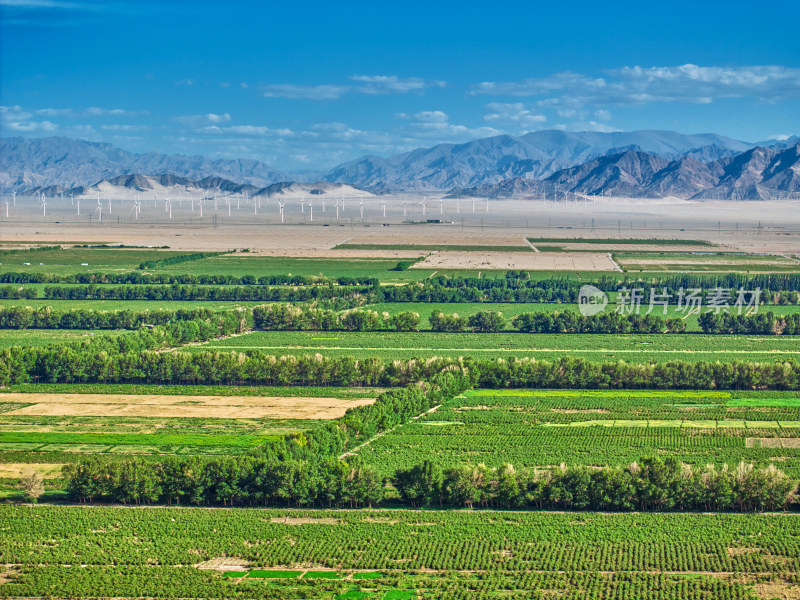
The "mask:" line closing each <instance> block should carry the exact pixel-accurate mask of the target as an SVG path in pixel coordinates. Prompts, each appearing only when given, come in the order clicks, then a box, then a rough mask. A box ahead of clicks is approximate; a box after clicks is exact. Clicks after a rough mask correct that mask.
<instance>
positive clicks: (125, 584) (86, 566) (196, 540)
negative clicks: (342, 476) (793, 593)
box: [0, 506, 800, 600]
mask: <svg viewBox="0 0 800 600" xmlns="http://www.w3.org/2000/svg"><path fill="white" fill-rule="evenodd" d="M0 528H2V529H3V531H6V532H8V533H7V534H6V536H5V538H4V542H5V543H4V544H3V545H2V546H0V561H2V563H5V564H7V565H15V566H8V567H4V570H3V571H0V573H1V574H2V575H3V579H2V580H0V595H2V596H6V597H10V596H34V597H45V596H47V597H50V596H54V595H58V596H69V597H83V596H85V595H86V592H87V590H91V594H92V595H93V596H97V597H112V596H113V597H169V598H179V597H180V598H186V597H193V598H196V597H204V598H272V599H287V600H289V599H296V598H320V599H334V598H376V599H391V598H394V599H397V598H408V599H411V598H493V597H497V592H498V591H502V595H501V596H500V597H502V598H508V599H511V600H521V599H523V598H565V599H568V600H578V599H582V598H587V597H589V598H604V599H606V598H608V599H619V600H634V599H639V598H645V597H646V598H652V599H656V600H661V599H663V600H674V599H679V598H680V599H686V600H695V599H697V600H700V599H708V600H711V599H712V598H713V599H742V600H744V599H746V598H754V595H753V590H754V586H755V584H756V583H758V582H766V581H769V582H772V584H773V585H774V586H776V587H774V588H773V589H775V590H776V591H777V590H784V589H785V590H788V589H789V588H790V583H791V582H792V581H794V579H795V575H796V573H797V572H798V570H800V558H798V557H800V546H798V544H799V543H800V542H798V540H800V520H798V517H797V516H796V515H780V514H776V515H702V514H688V515H687V514H684V515H667V514H616V515H615V514H596V513H585V514H541V513H539V514H537V513H528V514H525V513H514V512H506V513H498V512H495V511H486V512H480V511H478V512H464V511H451V512H447V511H424V512H417V511H366V512H354V511H285V510H263V509H262V510H251V509H236V510H231V509H221V510H220V509H217V510H207V509H201V508H192V509H186V508H184V509H180V508H155V509H153V508H150V509H147V508H144V509H138V510H131V509H125V508H80V507H44V506H42V507H14V506H4V507H2V508H0ZM42 540H46V543H43V542H42ZM76 556H80V560H81V563H82V566H80V567H79V566H77V565H76V564H75V563H76V560H75V557H76ZM215 557H235V559H236V561H238V562H239V564H243V565H245V567H244V569H245V571H244V572H242V571H240V572H238V573H230V572H227V573H226V572H224V571H221V570H215V569H213V568H206V569H198V568H191V567H192V566H193V565H200V566H203V565H204V564H214V563H213V561H212V559H214V558H215ZM207 561H212V562H211V563H207ZM309 573H310V575H309ZM323 573H324V574H325V575H322V574H323ZM304 574H305V576H302V575H304ZM358 574H364V575H366V574H369V577H368V578H367V577H364V576H359V577H357V575H358ZM733 574H736V576H735V577H734V576H732V575H733ZM793 574H794V575H793ZM226 575H227V576H226ZM554 594H555V595H554ZM787 597H788V596H787Z"/></svg>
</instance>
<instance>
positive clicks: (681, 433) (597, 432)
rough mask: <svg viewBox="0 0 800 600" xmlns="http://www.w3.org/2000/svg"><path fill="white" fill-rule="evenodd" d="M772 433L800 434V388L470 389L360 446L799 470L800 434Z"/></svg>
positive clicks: (379, 455) (392, 463)
mask: <svg viewBox="0 0 800 600" xmlns="http://www.w3.org/2000/svg"><path fill="white" fill-rule="evenodd" d="M769 438H774V439H777V440H780V441H783V440H795V441H796V442H800V395H798V394H796V393H775V392H771V393H763V394H758V393H756V392H737V393H731V392H716V393H715V392H705V393H704V392H659V391H653V392H649V391H641V392H631V391H613V392H592V391H578V390H576V391H546V390H541V391H538V390H532V391H526V390H513V393H506V391H504V390H476V391H473V392H468V393H467V394H465V396H463V397H460V398H456V399H454V400H453V401H451V402H449V403H447V404H446V405H444V406H442V407H440V408H439V409H438V410H436V411H435V412H432V413H429V414H427V415H425V416H423V417H421V418H419V419H417V420H416V421H414V422H411V423H407V424H405V425H402V426H401V427H399V428H397V429H396V430H394V431H392V432H391V433H389V434H387V435H385V436H382V437H381V438H379V439H376V440H375V441H373V442H372V443H371V444H369V445H368V446H365V447H364V448H363V449H361V450H360V451H359V455H360V456H361V457H362V458H364V459H365V460H367V461H368V462H369V463H370V464H372V465H374V466H375V467H376V468H378V469H380V470H381V471H382V472H385V473H392V472H394V470H396V469H397V468H405V467H407V466H408V465H414V464H419V463H422V462H423V461H425V460H432V461H435V462H438V463H440V464H442V465H450V464H454V463H459V462H468V463H472V464H480V463H485V464H486V465H488V466H490V467H497V466H500V465H502V464H504V463H511V464H513V465H514V466H516V467H545V466H553V465H558V464H561V463H566V464H580V465H593V466H604V465H611V466H625V465H629V464H631V463H632V462H634V461H636V460H638V459H639V458H641V457H642V456H663V457H666V456H674V457H676V458H678V459H679V460H681V461H685V462H687V463H690V464H695V465H699V466H703V465H705V464H706V463H715V464H722V463H728V464H731V465H735V464H737V463H738V462H739V461H741V460H746V461H751V462H753V463H755V464H760V465H767V464H770V463H771V462H775V463H776V464H779V465H780V467H781V468H782V469H784V470H785V471H786V472H787V473H790V474H791V476H792V477H800V461H799V460H798V459H800V443H798V444H797V445H796V447H794V448H792V447H781V446H786V445H787V444H780V443H778V447H770V444H771V443H770V442H767V443H762V442H761V440H762V439H769ZM748 440H750V441H748ZM755 440H758V441H755ZM794 443H795V442H792V443H791V444H788V445H792V444H794Z"/></svg>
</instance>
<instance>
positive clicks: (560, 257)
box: [411, 250, 618, 271]
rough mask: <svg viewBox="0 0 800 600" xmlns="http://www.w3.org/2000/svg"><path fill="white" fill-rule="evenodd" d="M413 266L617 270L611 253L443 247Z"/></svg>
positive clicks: (413, 267) (419, 267)
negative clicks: (470, 249)
mask: <svg viewBox="0 0 800 600" xmlns="http://www.w3.org/2000/svg"><path fill="white" fill-rule="evenodd" d="M411 268H412V269H415V268H416V269H481V270H492V269H524V270H527V271H614V270H616V269H617V268H618V267H617V265H616V264H615V263H614V261H613V260H611V258H610V255H609V254H608V253H600V252H599V253H597V254H594V253H591V252H572V253H571V252H530V253H528V252H450V251H447V250H442V251H440V252H437V253H436V254H431V255H430V256H428V257H427V258H426V259H425V260H423V261H421V262H418V263H417V264H415V265H413V266H412V267H411Z"/></svg>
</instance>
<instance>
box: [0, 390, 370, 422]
mask: <svg viewBox="0 0 800 600" xmlns="http://www.w3.org/2000/svg"><path fill="white" fill-rule="evenodd" d="M3 399H4V401H6V402H12V403H13V402H20V403H26V404H30V403H34V404H30V405H29V406H24V407H20V408H18V409H16V410H12V411H8V412H6V413H5V414H7V415H29V416H48V417H183V418H200V419H203V418H206V419H208V418H215V419H260V418H272V419H338V418H340V417H342V416H344V413H345V411H347V409H349V408H354V407H356V406H364V405H367V404H372V403H373V402H375V399H374V398H356V399H349V400H343V399H341V398H314V397H305V396H300V397H297V396H286V397H282V396H166V395H165V396H156V395H152V396H151V395H136V394H130V395H127V394H125V395H106V394H18V393H17V394H4V395H3Z"/></svg>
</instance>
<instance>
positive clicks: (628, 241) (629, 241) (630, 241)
mask: <svg viewBox="0 0 800 600" xmlns="http://www.w3.org/2000/svg"><path fill="white" fill-rule="evenodd" d="M528 241H529V242H530V243H532V244H538V243H544V244H598V245H604V246H605V245H610V244H615V245H616V244H620V245H634V244H648V245H658V246H716V244H712V243H711V242H707V241H705V240H676V239H658V238H621V239H614V238H528Z"/></svg>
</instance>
